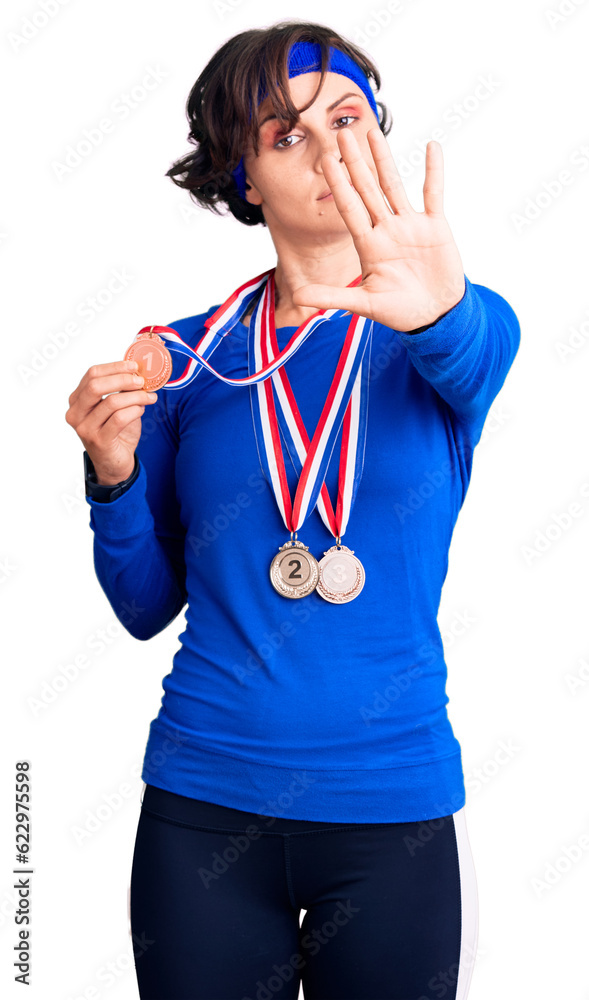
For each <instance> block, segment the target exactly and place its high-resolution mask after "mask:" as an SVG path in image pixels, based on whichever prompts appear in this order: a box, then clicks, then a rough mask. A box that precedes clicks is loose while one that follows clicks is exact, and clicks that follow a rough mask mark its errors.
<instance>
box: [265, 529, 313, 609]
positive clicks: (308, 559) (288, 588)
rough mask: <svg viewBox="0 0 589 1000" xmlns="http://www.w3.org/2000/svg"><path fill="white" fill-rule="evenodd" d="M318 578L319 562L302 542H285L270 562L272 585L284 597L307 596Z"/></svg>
mask: <svg viewBox="0 0 589 1000" xmlns="http://www.w3.org/2000/svg"><path fill="white" fill-rule="evenodd" d="M318 579H319V564H318V562H317V560H316V559H315V556H314V555H313V554H312V553H311V552H309V546H308V545H303V543H302V542H299V541H289V542H285V543H284V545H281V547H280V549H279V550H278V552H277V553H276V555H275V556H274V558H273V560H272V562H271V563H270V580H271V581H272V586H273V587H274V590H277V591H278V593H279V594H282V596H283V597H306V596H307V594H310V593H311V592H312V591H313V590H315V587H316V586H317V581H318Z"/></svg>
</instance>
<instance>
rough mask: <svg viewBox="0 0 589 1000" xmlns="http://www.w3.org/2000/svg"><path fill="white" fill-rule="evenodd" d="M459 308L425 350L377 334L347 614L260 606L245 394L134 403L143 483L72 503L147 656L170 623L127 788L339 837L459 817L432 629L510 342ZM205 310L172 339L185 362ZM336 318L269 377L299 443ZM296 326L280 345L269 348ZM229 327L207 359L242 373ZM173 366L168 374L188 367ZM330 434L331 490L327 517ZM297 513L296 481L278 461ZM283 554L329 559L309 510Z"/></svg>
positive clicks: (259, 550)
mask: <svg viewBox="0 0 589 1000" xmlns="http://www.w3.org/2000/svg"><path fill="white" fill-rule="evenodd" d="M465 285H466V288H465V292H464V295H463V297H462V299H461V301H460V302H459V303H457V304H456V305H455V306H454V307H453V308H452V309H451V310H450V311H449V312H448V313H446V315H445V316H443V317H441V318H440V319H439V320H438V321H437V322H435V323H433V324H432V325H430V326H429V327H428V328H427V329H425V330H423V331H421V332H420V333H416V334H410V333H401V332H398V331H395V330H393V329H390V328H388V327H385V326H383V325H381V324H378V323H375V324H374V330H373V338H372V345H371V365H370V384H369V403H368V424H367V433H366V450H365V460H364V469H363V475H362V480H361V482H360V485H359V488H358V492H357V495H356V499H355V503H354V506H353V508H352V511H351V514H350V518H349V522H348V527H347V529H346V532H345V535H344V536H343V538H342V542H343V544H345V545H347V546H348V547H349V548H350V549H352V550H353V551H354V552H355V554H356V555H357V556H358V558H359V559H360V560H361V561H362V563H363V565H364V568H365V571H366V582H365V585H364V588H363V590H362V591H361V593H360V594H359V595H358V597H356V598H355V599H354V600H352V601H350V602H349V603H347V604H344V605H336V604H332V603H330V602H328V601H325V600H324V599H323V598H321V597H320V596H319V595H318V594H317V593H315V592H314V593H312V594H310V595H309V596H307V597H304V598H300V599H296V600H292V599H289V598H286V597H283V596H282V595H281V594H279V593H277V592H276V591H275V590H274V588H273V586H272V584H271V582H270V577H269V567H270V562H271V560H272V558H273V556H274V555H275V554H276V552H278V549H279V547H280V546H281V545H282V544H283V543H284V542H286V541H287V540H288V539H289V538H290V533H289V532H288V531H287V529H286V528H285V525H284V522H283V520H282V517H281V515H280V512H279V510H278V506H277V504H276V500H275V497H274V493H273V491H272V488H271V486H270V484H269V483H268V481H267V480H266V479H265V478H264V475H263V472H262V469H261V466H260V461H259V456H258V452H257V447H256V440H255V436H254V430H253V424H252V413H251V404H250V392H256V391H257V390H256V387H255V386H254V387H253V388H252V389H250V388H249V387H242V386H237V387H236V386H229V385H227V384H226V383H224V382H221V381H220V380H219V379H217V378H216V377H215V376H214V375H212V374H211V373H210V372H208V371H207V370H206V369H204V368H202V369H201V370H200V371H199V374H198V375H197V377H196V378H195V379H194V380H193V381H192V382H191V383H190V384H189V385H188V386H186V387H184V388H183V389H177V390H166V389H161V390H160V391H159V393H158V400H157V403H154V404H151V406H148V407H146V409H145V412H144V415H143V418H142V432H141V438H140V441H139V443H138V446H137V450H136V454H137V457H138V459H139V475H138V478H137V479H136V480H135V482H134V483H133V484H132V485H131V486H130V487H129V488H128V489H127V491H126V492H124V493H123V494H122V495H121V496H119V497H118V498H117V499H116V500H114V501H112V502H110V503H100V502H98V501H96V500H92V499H91V498H89V497H87V498H86V499H87V502H88V503H89V505H90V507H91V512H90V526H91V528H92V530H93V532H94V565H95V569H96V573H97V576H98V580H99V582H100V584H101V586H102V588H103V590H104V592H105V594H106V596H107V598H108V600H109V602H110V604H111V606H112V608H113V610H114V612H115V614H116V615H117V617H118V619H119V620H120V621H121V622H122V624H123V625H124V626H125V628H126V629H127V631H128V632H130V633H131V635H133V636H134V637H135V638H137V639H141V640H146V639H150V638H151V637H152V636H154V635H156V634H157V633H159V632H160V631H161V630H162V629H164V628H166V626H168V625H169V624H170V623H171V622H173V621H174V620H175V619H176V617H177V616H178V615H179V614H180V613H181V612H182V611H184V621H185V627H184V629H183V631H182V632H181V633H180V635H179V636H178V641H179V648H178V650H177V651H176V652H175V654H174V657H173V662H172V667H171V669H170V671H169V672H168V673H167V674H166V675H165V676H164V677H163V680H162V687H163V690H164V694H163V697H162V701H161V707H160V709H159V712H158V714H157V717H156V718H155V719H153V721H152V722H151V724H150V727H149V733H148V738H147V745H146V749H145V756H144V761H143V771H142V779H143V781H145V782H146V783H148V784H152V785H156V786H157V787H159V788H163V789H167V790H168V791H172V792H176V793H178V794H180V795H185V796H189V797H191V798H195V799H203V800H205V801H208V802H213V803H217V804H219V805H224V806H230V807H232V808H235V809H242V810H247V811H250V812H256V813H259V814H263V815H276V816H283V817H286V818H293V819H304V820H318V821H325V822H342V823H369V822H373V823H380V822H411V821H416V820H422V819H432V818H435V817H439V816H445V815H448V814H449V813H452V812H455V811H456V810H458V809H460V808H461V807H462V806H463V805H464V803H465V786H464V775H463V768H462V758H461V748H460V743H459V742H458V740H457V738H456V737H455V735H454V732H453V729H452V725H451V722H450V719H449V716H448V712H447V708H446V705H447V703H448V701H449V699H448V696H447V694H446V689H445V686H446V679H447V667H446V664H445V660H444V649H443V644H442V639H441V635H440V631H439V628H438V624H437V614H438V610H439V604H440V598H441V590H442V585H443V583H444V579H445V577H446V573H447V569H448V550H449V546H450V541H451V538H452V532H453V529H454V525H455V522H456V518H457V516H458V512H459V510H460V508H461V506H462V503H463V501H464V498H465V495H466V492H467V489H468V485H469V481H470V475H471V468H472V460H473V450H474V448H475V446H476V444H477V442H478V441H479V439H480V436H481V432H482V428H483V424H484V421H485V418H486V415H487V413H488V411H489V409H490V407H491V404H492V403H493V400H494V399H495V397H496V395H497V393H498V392H499V390H500V389H501V387H502V385H503V383H504V380H505V377H506V375H507V372H508V371H509V368H510V366H511V364H512V362H513V359H514V357H515V354H516V352H517V349H518V346H519V341H520V328H519V323H518V320H517V317H516V315H515V313H514V312H513V310H512V308H511V307H510V306H509V304H508V303H507V302H506V301H505V299H503V298H502V297H501V296H500V295H498V294H497V293H496V292H493V291H491V290H490V289H488V288H486V287H485V286H483V285H475V284H471V282H470V281H469V280H468V278H466V276H465ZM218 306H219V303H217V305H214V306H212V307H211V308H210V309H209V310H208V312H205V313H199V314H198V315H196V316H190V317H187V318H185V319H181V320H176V321H174V322H172V323H170V324H169V325H170V326H172V327H173V328H174V329H175V330H177V332H178V334H179V335H180V337H181V338H182V339H183V340H184V341H185V342H186V343H187V344H189V345H190V346H191V347H193V348H195V347H196V345H197V343H198V341H199V340H200V338H201V337H202V335H203V333H204V326H203V324H204V320H205V319H206V318H207V317H208V316H210V315H211V314H212V313H213V312H214V311H215V310H216V309H217V308H218ZM349 318H350V317H349V316H345V317H343V318H341V319H339V320H337V321H333V320H332V321H330V322H328V323H324V324H322V325H321V326H319V327H318V328H317V329H316V331H314V332H313V333H312V334H311V336H310V337H309V338H308V339H307V340H306V341H305V343H304V344H303V346H302V347H301V348H300V349H299V350H298V351H297V352H296V353H295V355H294V356H293V357H291V358H290V359H289V361H288V362H287V363H286V369H285V370H286V373H287V375H288V377H289V379H290V383H291V386H292V389H293V392H294V395H295V398H296V400H297V403H298V406H299V409H300V412H301V416H302V418H303V421H304V423H305V426H306V429H307V433H308V435H309V438H311V437H312V435H313V432H314V430H315V427H316V425H317V421H318V419H319V415H320V413H321V410H322V408H323V404H324V401H325V398H326V395H327V392H328V390H329V386H330V384H331V380H332V377H333V374H334V372H335V368H336V365H337V361H338V358H339V354H340V351H341V347H342V345H343V341H344V337H345V333H346V330H347V327H348V322H349ZM294 330H295V327H292V326H289V327H281V328H279V329H278V330H277V338H278V345H279V348H280V349H281V350H282V348H283V347H284V346H285V345H286V344H287V342H288V341H289V340H290V338H291V337H292V334H293V332H294ZM247 337H248V331H247V328H246V326H245V325H244V324H242V323H238V324H237V325H236V326H235V327H234V328H233V330H232V332H231V333H230V334H228V335H227V336H225V337H224V338H223V340H222V342H221V344H220V345H219V347H217V349H216V350H215V351H214V353H213V355H212V356H211V364H212V365H213V367H214V368H215V369H216V370H217V371H219V372H221V373H222V374H224V375H226V376H228V377H234V378H243V377H245V376H246V375H247V374H248V362H247ZM171 353H172V358H173V362H174V367H173V371H172V378H176V377H178V375H180V374H181V372H182V371H183V370H184V368H185V365H186V358H185V357H183V356H182V355H180V354H177V353H174V352H171ZM340 443H341V428H340V432H339V434H338V437H337V440H336V443H335V448H334V450H333V454H332V458H331V461H330V464H329V468H328V471H327V475H326V480H325V481H326V483H327V487H328V490H329V494H330V497H331V499H332V503H333V505H334V509H335V502H336V497H337V478H338V465H339V449H340ZM285 464H286V469H287V477H288V482H289V486H290V490H291V497H292V498H293V499H294V494H295V489H296V485H297V476H296V473H295V470H294V468H293V466H292V463H291V462H290V460H289V458H288V455H287V454H286V453H285ZM298 537H299V539H300V540H301V541H303V542H304V544H305V545H308V546H309V550H310V552H312V553H313V555H314V556H315V557H316V558H317V559H321V558H322V556H323V553H324V552H325V551H326V550H327V549H328V548H329V547H330V546H331V545H332V544H333V543H334V539H333V537H332V535H331V534H330V533H329V531H328V529H327V527H326V526H325V525H324V523H323V521H322V520H321V517H320V515H319V513H318V511H317V508H315V509H314V510H313V511H312V512H311V514H310V515H309V516H308V517H307V519H306V520H305V522H304V523H303V525H302V526H301V527H300V528H299V532H298Z"/></svg>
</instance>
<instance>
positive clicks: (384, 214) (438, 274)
mask: <svg viewBox="0 0 589 1000" xmlns="http://www.w3.org/2000/svg"><path fill="white" fill-rule="evenodd" d="M367 136H368V141H369V143H370V148H371V151H372V155H373V158H374V164H375V168H376V172H377V174H378V183H377V182H376V179H375V177H374V175H373V172H372V170H371V169H370V167H369V166H368V164H367V163H366V161H365V160H364V158H363V156H362V154H361V152H360V148H359V146H358V143H357V141H356V138H355V137H354V135H353V133H351V132H350V130H349V129H344V130H342V131H341V132H340V133H339V134H338V143H339V147H340V150H341V153H342V156H343V159H344V161H345V163H346V166H347V168H348V170H349V173H350V177H351V180H352V182H353V185H354V188H355V190H354V189H352V188H351V187H350V185H349V183H348V180H347V178H346V177H345V175H344V171H343V170H342V169H341V167H340V165H339V163H338V162H337V160H336V159H335V157H333V156H332V155H331V154H326V155H325V156H324V157H323V159H322V166H323V171H324V175H325V179H326V180H327V183H328V184H329V187H330V188H331V191H332V194H333V198H334V201H335V203H336V206H337V208H338V210H339V212H340V214H341V216H342V218H343V220H344V222H345V223H346V225H347V227H348V229H349V231H350V234H351V236H352V238H353V240H354V245H355V247H356V251H357V253H358V257H359V259H360V264H361V268H362V283H361V284H359V285H357V286H355V287H346V288H336V287H332V286H329V285H318V284H313V285H305V286H303V287H301V288H298V289H297V290H296V291H295V293H294V295H293V302H294V303H295V305H307V306H314V307H315V308H316V309H332V308H336V309H346V310H350V311H351V312H354V313H358V314H359V315H361V316H366V317H368V318H369V319H374V320H375V321H376V322H379V323H383V324H384V325H385V326H389V327H392V328H393V329H396V330H399V331H404V330H413V329H416V328H417V327H420V326H425V325H427V324H428V323H432V322H434V321H435V320H436V319H437V318H438V317H439V316H441V315H443V314H444V313H445V312H448V310H449V309H451V308H452V306H454V305H455V304H456V303H457V302H459V301H460V299H461V298H462V295H463V294H464V272H463V268H462V261H461V259H460V254H459V253H458V248H457V246H456V244H455V242H454V238H453V236H452V233H451V231H450V227H449V225H448V223H447V221H446V219H445V217H444V214H443V211H442V195H443V163H442V148H441V146H440V145H439V143H437V142H430V143H428V146H427V154H426V178H425V183H424V188H423V191H424V209H425V210H424V211H423V212H416V211H415V210H414V209H413V208H412V207H411V205H410V204H409V201H408V200H407V196H406V194H405V190H404V188H403V184H402V181H401V178H400V176H399V174H398V172H397V168H396V166H395V164H394V161H393V157H392V155H391V152H390V150H389V147H388V144H387V142H386V140H385V137H384V136H383V134H382V132H381V131H380V129H377V128H373V129H370V130H369V131H368V133H367ZM384 195H386V198H387V199H388V202H389V204H387V201H386V200H385V197H384ZM389 206H390V207H389ZM391 208H392V211H391Z"/></svg>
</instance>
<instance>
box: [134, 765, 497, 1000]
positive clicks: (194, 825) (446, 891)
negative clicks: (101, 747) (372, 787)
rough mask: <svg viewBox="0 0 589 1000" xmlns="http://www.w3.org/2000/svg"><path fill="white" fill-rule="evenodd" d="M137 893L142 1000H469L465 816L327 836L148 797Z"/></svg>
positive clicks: (340, 830) (473, 915)
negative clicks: (302, 916)
mask: <svg viewBox="0 0 589 1000" xmlns="http://www.w3.org/2000/svg"><path fill="white" fill-rule="evenodd" d="M130 892H131V896H130V913H131V929H132V934H133V941H134V955H135V968H136V973H137V981H138V984H139V994H140V997H141V1000H287V998H288V1000H297V998H298V997H299V989H300V983H301V980H302V986H303V993H304V997H305V1000H336V998H337V1000H464V998H466V996H467V993H468V985H469V982H470V976H471V971H472V966H473V963H474V958H475V955H476V938H477V929H478V928H477V914H478V907H477V900H476V880H475V878H474V870H473V866H472V857H471V855H470V850H469V845H468V838H467V835H466V827H465V825H464V813H463V810H460V811H459V812H457V813H454V814H453V815H452V814H450V815H448V816H444V817H441V818H439V819H431V820H424V821H420V822H411V823H367V824H365V823H348V824H343V823H316V822H314V821H308V820H294V819H284V818H274V817H264V816H262V815H260V814H257V813H249V812H243V811H242V810H239V809H229V808H227V807H225V806H219V805H215V804H212V803H210V802H202V801H200V800H197V799H191V798H187V797H186V796H182V795H176V794H175V793H172V792H168V791H164V790H163V789H160V788H157V787H155V786H153V785H146V786H145V791H144V796H143V802H142V805H141V813H140V817H139V823H138V827H137V836H136V841H135V850H134V855H133V867H132V872H131V886H130ZM301 909H303V910H306V911H307V912H306V913H305V915H304V918H303V920H302V924H301V926H299V921H300V910H301ZM461 910H462V914H461Z"/></svg>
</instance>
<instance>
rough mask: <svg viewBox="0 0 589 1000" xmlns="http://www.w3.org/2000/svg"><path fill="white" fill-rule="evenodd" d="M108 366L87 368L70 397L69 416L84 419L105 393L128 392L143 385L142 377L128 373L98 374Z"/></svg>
mask: <svg viewBox="0 0 589 1000" xmlns="http://www.w3.org/2000/svg"><path fill="white" fill-rule="evenodd" d="M108 367H110V366H109V365H95V366H93V367H92V368H89V369H88V371H87V372H86V375H85V376H84V378H83V379H82V381H81V382H80V385H79V386H78V389H77V390H76V392H77V395H76V393H73V394H72V396H71V397H70V400H71V402H70V410H69V412H70V415H72V416H74V417H77V418H78V419H82V420H83V419H84V417H85V416H86V414H87V413H89V412H90V411H91V410H92V409H94V407H95V406H96V405H97V403H99V402H100V400H101V399H102V397H103V396H105V395H107V393H116V392H125V393H126V392H128V391H131V390H137V389H141V387H142V386H144V385H145V379H144V378H143V376H142V375H139V374H137V373H135V374H134V373H133V372H129V371H120V370H119V371H118V372H115V373H113V374H112V375H108V374H100V371H101V369H104V368H108Z"/></svg>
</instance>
